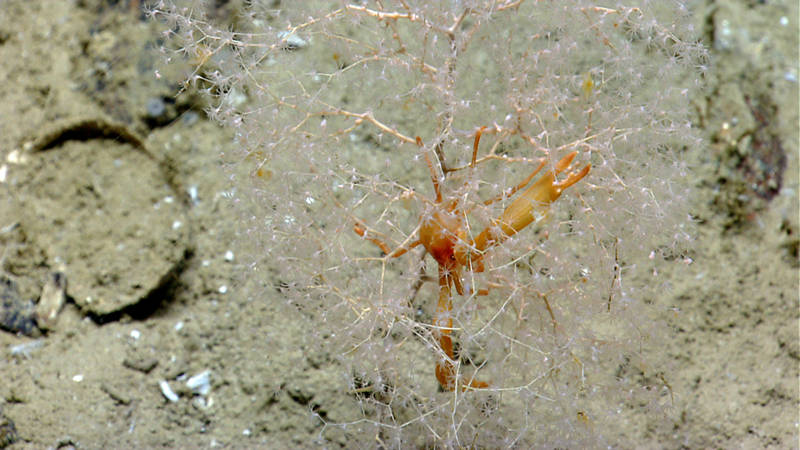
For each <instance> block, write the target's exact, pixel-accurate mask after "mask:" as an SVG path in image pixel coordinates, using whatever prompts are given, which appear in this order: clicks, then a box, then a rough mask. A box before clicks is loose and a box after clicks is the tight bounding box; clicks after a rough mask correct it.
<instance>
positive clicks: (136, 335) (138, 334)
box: [131, 330, 142, 339]
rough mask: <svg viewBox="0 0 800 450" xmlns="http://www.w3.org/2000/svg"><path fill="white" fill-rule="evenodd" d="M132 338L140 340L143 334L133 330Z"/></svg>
mask: <svg viewBox="0 0 800 450" xmlns="http://www.w3.org/2000/svg"><path fill="white" fill-rule="evenodd" d="M131 337H132V338H133V339H139V338H140V337H142V332H141V331H139V330H131Z"/></svg>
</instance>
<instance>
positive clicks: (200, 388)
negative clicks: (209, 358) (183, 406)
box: [186, 370, 211, 395]
mask: <svg viewBox="0 0 800 450" xmlns="http://www.w3.org/2000/svg"><path fill="white" fill-rule="evenodd" d="M186 387H188V388H189V389H191V390H192V392H194V393H195V394H198V395H208V393H209V392H211V371H210V370H204V371H202V372H200V373H198V374H197V375H195V376H193V377H191V378H189V379H188V380H186Z"/></svg>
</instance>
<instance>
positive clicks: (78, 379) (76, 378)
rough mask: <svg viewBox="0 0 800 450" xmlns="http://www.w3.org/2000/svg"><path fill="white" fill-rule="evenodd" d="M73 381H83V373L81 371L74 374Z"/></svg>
mask: <svg viewBox="0 0 800 450" xmlns="http://www.w3.org/2000/svg"><path fill="white" fill-rule="evenodd" d="M72 381H74V382H76V383H80V382H81V381H83V374H82V373H79V374H77V375H75V376H73V377H72Z"/></svg>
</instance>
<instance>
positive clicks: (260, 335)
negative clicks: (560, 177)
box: [0, 0, 800, 448]
mask: <svg viewBox="0 0 800 450" xmlns="http://www.w3.org/2000/svg"><path fill="white" fill-rule="evenodd" d="M128 3H134V4H135V3H138V2H105V1H100V0H94V1H92V0H90V1H45V0H36V1H28V0H25V1H23V0H5V1H2V2H0V61H2V64H1V65H0V80H2V82H0V98H2V99H3V101H2V102H0V181H2V182H0V273H3V274H6V275H8V276H10V277H12V278H13V279H14V280H15V284H16V292H17V295H16V297H17V298H16V300H18V301H20V302H22V303H21V304H22V305H23V306H24V305H26V304H27V305H29V306H30V302H29V300H30V299H37V298H38V297H39V294H40V292H41V290H42V287H43V285H44V284H45V283H46V281H47V280H48V277H50V276H51V274H52V273H53V272H56V271H60V272H62V273H65V274H66V276H67V280H68V287H67V294H68V298H67V304H66V305H65V307H64V308H63V310H62V311H61V313H60V315H59V317H58V319H57V321H56V322H55V323H54V324H53V325H52V329H51V330H50V331H49V333H47V334H46V335H43V336H42V335H40V336H24V335H22V334H14V333H10V332H0V354H2V358H0V380H2V381H1V382H0V411H1V412H2V414H3V417H0V447H2V446H3V445H4V444H6V443H8V442H10V441H11V440H13V438H14V437H16V443H14V444H12V446H11V448H45V447H62V448H69V447H76V448H111V447H117V448H122V447H140V448H141V447H201V446H202V447H205V446H212V445H215V444H218V445H227V446H232V447H251V446H252V447H256V446H263V447H269V448H288V447H316V446H319V445H323V444H324V443H325V442H326V441H327V444H328V446H330V447H333V446H339V445H341V446H346V444H347V442H346V441H345V438H344V437H343V436H342V435H340V434H338V432H337V430H336V428H334V427H328V428H325V427H323V422H322V421H321V420H320V417H322V418H329V419H330V420H336V419H337V418H344V417H348V416H349V415H350V414H349V411H352V410H353V408H356V406H355V400H354V398H353V397H352V396H350V395H348V394H347V393H346V392H344V391H343V390H342V386H343V383H342V373H341V372H342V371H341V368H340V367H339V366H338V365H337V364H336V363H335V361H334V360H333V358H331V357H330V356H329V355H326V354H324V353H321V352H319V351H317V347H316V343H315V342H314V340H313V339H312V338H311V337H310V335H309V333H308V329H309V327H311V326H313V323H314V317H313V316H309V315H308V314H305V313H301V312H297V311H293V310H292V309H291V308H288V307H287V306H286V305H285V304H284V302H282V301H280V298H279V297H280V294H279V292H278V291H277V290H275V289H272V288H271V287H269V286H270V285H271V284H272V280H269V279H268V275H266V278H264V279H258V278H257V277H254V276H253V274H251V273H248V272H246V271H244V270H243V269H242V268H241V267H239V266H237V263H238V262H239V261H238V259H237V255H236V252H235V250H236V248H238V247H239V246H240V245H241V244H236V243H234V230H235V225H233V222H232V221H233V220H234V219H235V217H236V214H235V213H234V212H233V211H232V207H231V205H230V204H229V201H228V200H227V196H226V195H225V193H226V191H227V190H229V189H230V187H229V186H228V185H227V183H226V179H225V176H224V174H223V171H222V170H220V165H221V164H222V163H221V162H220V158H219V155H220V153H221V151H222V149H225V148H227V147H229V146H231V145H232V141H231V136H230V133H229V132H227V131H226V130H223V129H220V128H219V127H218V126H216V125H215V124H213V123H211V122H209V121H208V120H207V119H206V118H205V116H204V114H203V111H202V103H201V102H200V101H199V100H198V99H197V97H196V96H194V95H192V93H191V92H187V93H185V94H183V95H181V96H179V97H177V98H176V97H175V92H176V91H177V90H178V89H179V87H180V86H179V85H178V84H177V83H176V80H179V79H180V77H181V74H180V73H170V72H169V69H166V70H165V69H164V68H163V66H162V65H161V64H160V63H159V62H158V61H160V60H161V59H162V58H163V56H162V55H160V54H159V52H158V47H159V39H160V35H159V34H158V26H156V25H155V24H152V23H148V22H146V21H144V20H143V16H142V15H141V13H140V12H139V11H137V10H135V9H132V8H131V7H130V6H129V5H128ZM761 3H764V2H749V1H744V0H739V1H735V2H713V1H708V2H705V4H703V6H702V7H701V8H698V20H697V23H698V24H704V25H703V26H704V29H705V32H706V34H705V39H706V42H707V45H709V47H710V48H711V49H712V55H713V65H712V69H711V70H710V71H709V73H708V84H709V85H708V88H707V90H706V94H705V96H704V97H703V98H697V99H694V102H693V106H694V107H695V108H696V109H697V118H696V122H697V125H698V127H700V128H701V130H702V132H703V134H704V135H705V137H706V138H707V140H708V146H707V147H704V148H697V149H691V150H690V151H689V153H688V154H687V155H686V157H687V159H688V160H689V162H690V163H691V165H692V167H693V169H694V180H695V184H696V186H695V187H696V188H697V190H696V198H695V199H694V211H693V215H694V216H695V217H696V218H697V220H698V223H699V225H698V230H699V235H698V237H697V245H696V247H695V249H694V253H693V254H692V255H691V260H692V261H691V263H690V264H689V265H688V266H687V267H685V268H683V269H681V270H680V271H677V270H676V271H674V272H673V273H669V272H668V273H664V274H662V276H664V277H673V278H672V279H671V284H672V285H673V286H674V290H673V291H672V292H670V293H669V294H668V295H666V296H664V298H662V299H660V300H659V301H660V302H662V303H663V304H662V305H659V306H660V307H661V308H662V309H663V310H671V311H672V312H673V313H672V314H670V315H668V316H665V317H664V320H665V321H666V322H667V323H668V324H669V325H670V329H671V334H669V335H668V336H667V340H666V341H665V342H663V345H662V346H661V348H660V352H661V355H660V356H659V357H657V358H656V360H659V364H662V365H663V367H667V368H668V369H667V374H668V375H667V376H668V380H669V385H670V386H671V388H672V391H673V394H674V405H673V407H672V408H671V410H670V411H668V417H663V416H659V417H643V418H641V420H638V421H637V420H632V421H631V423H632V424H635V425H633V426H634V428H633V429H631V430H630V431H629V436H628V438H632V439H633V440H634V441H636V442H640V443H641V445H642V446H643V447H651V448H654V447H663V448H682V447H683V448H763V447H774V448H797V447H798V372H799V370H798V369H800V342H799V341H800V337H799V336H798V318H799V313H800V310H799V309H798V307H799V305H798V300H799V299H798V289H799V283H800V280H798V270H800V263H799V262H798V242H800V237H798V233H800V229H798V125H797V124H798V82H797V77H798V53H797V52H798V22H797V20H798V6H797V4H796V2H791V1H786V2H765V3H767V4H766V5H765V4H761ZM112 4H114V5H113V6H112ZM782 18H783V19H782ZM176 71H177V69H176ZM157 72H158V74H159V75H160V76H156V73H157ZM153 204H156V205H157V206H158V207H157V208H155V209H153V208H152V207H151V206H150V205H153ZM120 205H124V206H120ZM143 205H148V206H147V207H145V206H143ZM242 292H250V293H259V294H258V295H256V294H252V295H249V296H248V295H243V294H241V293H242ZM270 296H273V297H274V298H270ZM206 371H208V374H209V377H210V386H209V388H210V391H209V392H207V393H201V392H197V391H194V392H193V391H192V389H191V388H190V387H189V386H187V385H186V381H187V380H188V379H189V378H190V377H192V376H194V375H198V374H203V373H204V372H206ZM160 382H165V383H166V384H167V385H168V386H169V387H170V388H171V390H172V391H174V394H175V395H176V396H177V397H178V400H177V401H176V402H171V401H169V400H168V399H166V398H165V395H164V394H163V392H162V391H163V390H162V388H161V387H160V385H159V383H160ZM312 411H313V414H312ZM12 422H13V424H14V428H13V430H12V427H11V423H12Z"/></svg>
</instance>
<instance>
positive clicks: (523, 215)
mask: <svg viewBox="0 0 800 450" xmlns="http://www.w3.org/2000/svg"><path fill="white" fill-rule="evenodd" d="M485 130H486V127H481V128H480V129H478V131H477V132H476V133H475V142H474V144H473V150H472V161H471V162H470V165H469V167H470V169H474V167H475V164H476V161H477V155H478V144H479V143H480V140H481V134H482V133H483V132H484V131H485ZM416 140H417V145H419V146H422V145H423V144H422V139H421V138H420V137H417V138H416ZM575 155H577V152H572V153H570V154H568V155H567V156H565V157H563V158H562V159H561V160H560V161H559V162H558V163H556V165H555V167H554V169H553V170H552V171H548V172H546V173H545V174H543V175H542V176H541V177H540V178H539V179H538V180H537V181H536V182H535V183H533V184H532V185H531V186H530V187H528V188H527V189H525V190H524V191H523V192H522V194H520V196H519V197H517V198H516V199H515V200H514V201H513V202H511V204H510V205H509V206H508V207H507V208H506V209H505V210H504V211H503V212H502V214H501V215H500V217H498V218H497V219H494V220H493V221H492V224H491V225H490V226H488V227H486V229H485V230H483V231H482V232H481V233H480V234H478V237H476V238H475V239H472V238H470V236H469V235H468V230H467V226H466V217H467V214H469V213H470V212H471V211H472V208H463V207H461V206H459V201H458V199H457V198H451V199H448V200H443V199H442V192H441V188H440V186H439V178H438V177H437V176H436V170H435V169H434V166H433V163H432V162H431V158H430V156H428V153H425V162H426V163H427V165H428V170H429V171H430V175H431V181H432V183H433V190H434V192H435V194H436V201H435V202H432V201H430V200H427V199H424V197H423V199H424V200H425V202H426V203H427V204H428V207H427V209H426V210H425V212H423V214H422V216H421V217H420V226H419V238H418V239H417V240H415V241H413V242H410V243H408V244H406V245H402V246H400V247H398V248H396V249H394V250H392V249H391V248H390V247H389V246H388V245H386V243H385V242H383V241H382V240H380V239H378V238H376V237H373V236H370V235H369V233H368V232H367V229H366V227H365V226H364V225H363V224H361V223H359V222H358V221H357V222H356V223H355V225H354V226H353V230H354V231H355V232H356V233H357V234H358V235H359V236H361V237H363V238H364V239H367V240H368V241H370V242H372V243H373V244H375V245H377V246H378V247H380V249H381V250H382V251H383V252H384V253H385V254H386V256H385V257H386V258H396V257H398V256H401V255H403V254H405V253H406V252H408V251H409V250H411V249H412V248H415V247H417V246H419V245H422V246H423V247H425V251H426V252H427V253H429V254H430V255H431V256H432V257H433V259H435V260H436V262H437V263H438V265H439V301H438V303H437V306H436V314H435V316H434V319H433V325H434V328H435V335H436V336H437V338H438V341H439V346H440V347H441V349H442V351H443V352H444V357H442V358H439V360H438V361H437V362H436V379H437V380H438V381H439V384H440V385H441V386H442V388H443V389H445V390H448V391H452V390H454V389H455V388H456V385H458V387H459V389H460V390H462V391H464V390H467V389H482V388H487V387H489V383H487V382H484V381H477V380H474V379H473V380H471V381H469V382H468V383H463V382H457V380H456V378H457V377H456V366H455V355H454V352H453V341H452V339H451V337H450V333H451V332H452V329H453V318H452V315H451V311H452V309H453V303H452V288H453V287H455V290H456V292H457V293H458V294H459V295H464V292H465V290H464V282H463V281H462V268H463V267H467V268H468V269H469V270H472V271H473V272H483V270H484V267H483V261H482V259H483V256H484V255H485V254H486V252H487V251H488V250H489V249H491V248H492V247H495V246H497V245H500V244H501V243H503V241H505V240H506V239H508V238H510V237H511V236H513V235H514V234H516V233H518V232H519V231H521V230H522V229H523V228H525V227H527V226H528V225H530V224H531V223H532V222H534V221H535V220H539V219H541V218H542V217H544V216H545V215H546V213H547V210H548V208H549V206H550V204H551V203H553V202H554V201H556V200H557V199H558V197H559V196H561V193H562V192H563V191H564V190H565V189H567V188H568V187H570V186H572V185H573V184H575V183H577V182H578V181H580V180H581V179H582V178H583V177H585V176H586V175H587V174H588V173H589V170H590V169H591V165H590V164H587V165H586V167H584V168H583V169H581V170H580V171H574V170H570V171H569V172H568V173H567V175H566V179H564V180H563V181H559V182H557V181H556V180H555V175H557V174H560V173H561V172H564V171H567V170H568V169H570V165H571V164H572V160H573V159H574V158H575ZM544 165H545V161H542V162H541V163H540V164H539V166H538V167H537V168H536V169H535V170H534V171H533V172H532V173H531V174H530V175H528V177H527V178H525V179H524V180H523V181H522V182H521V183H519V184H517V185H516V186H514V187H513V188H511V189H509V190H507V191H505V192H503V193H502V194H500V195H498V196H496V197H494V198H492V199H489V200H486V201H484V202H483V203H482V205H484V206H488V205H491V204H492V203H494V202H496V201H498V200H501V199H503V198H507V197H510V196H512V195H514V194H515V193H516V192H517V191H519V190H520V189H522V188H523V187H525V186H526V185H527V184H528V183H529V182H530V181H531V180H532V179H533V177H535V176H536V174H537V173H539V172H540V171H541V170H542V168H543V167H544ZM468 290H469V289H468ZM477 293H478V294H480V295H486V294H487V293H488V290H480V291H478V292H477ZM467 294H469V292H467Z"/></svg>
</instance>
